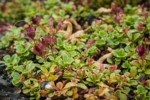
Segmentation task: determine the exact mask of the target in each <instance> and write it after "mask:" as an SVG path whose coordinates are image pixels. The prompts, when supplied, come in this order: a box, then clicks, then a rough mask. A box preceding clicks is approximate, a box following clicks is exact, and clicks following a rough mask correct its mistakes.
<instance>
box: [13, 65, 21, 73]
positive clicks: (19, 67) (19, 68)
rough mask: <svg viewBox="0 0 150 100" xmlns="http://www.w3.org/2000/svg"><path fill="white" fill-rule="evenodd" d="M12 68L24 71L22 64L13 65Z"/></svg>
mask: <svg viewBox="0 0 150 100" xmlns="http://www.w3.org/2000/svg"><path fill="white" fill-rule="evenodd" d="M13 68H14V70H16V71H18V72H23V71H24V67H23V65H19V66H14V67H13Z"/></svg>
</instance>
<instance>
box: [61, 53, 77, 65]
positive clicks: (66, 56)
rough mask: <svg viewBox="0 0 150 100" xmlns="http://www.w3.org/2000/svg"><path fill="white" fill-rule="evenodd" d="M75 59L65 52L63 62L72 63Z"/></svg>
mask: <svg viewBox="0 0 150 100" xmlns="http://www.w3.org/2000/svg"><path fill="white" fill-rule="evenodd" d="M73 61H74V59H73V58H70V57H69V56H68V55H67V54H63V63H64V64H71V63H72V62H73Z"/></svg>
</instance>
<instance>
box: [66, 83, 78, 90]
mask: <svg viewBox="0 0 150 100" xmlns="http://www.w3.org/2000/svg"><path fill="white" fill-rule="evenodd" d="M76 85H77V84H76V83H74V82H69V83H67V84H66V85H65V87H64V89H68V88H71V87H75V86H76Z"/></svg>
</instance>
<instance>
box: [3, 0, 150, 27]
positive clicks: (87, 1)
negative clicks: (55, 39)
mask: <svg viewBox="0 0 150 100" xmlns="http://www.w3.org/2000/svg"><path fill="white" fill-rule="evenodd" d="M31 1H32V2H31ZM70 1H72V3H73V4H74V5H75V6H76V7H77V8H79V7H81V6H84V8H86V9H84V10H86V11H87V12H88V11H89V12H90V11H91V10H97V9H98V8H100V7H106V8H109V7H110V6H111V3H112V2H114V3H116V4H117V5H118V6H121V7H124V6H125V5H126V4H130V5H132V6H135V5H138V4H141V5H142V4H143V5H144V6H146V7H147V8H148V9H150V0H0V22H1V24H2V23H6V22H8V23H16V21H20V20H24V18H25V17H34V16H36V15H38V14H39V15H41V14H42V15H45V14H49V12H48V10H49V9H53V8H55V7H54V6H53V5H54V4H56V5H60V7H62V8H63V7H64V9H66V10H67V9H69V8H67V7H69V6H67V5H68V2H70ZM62 2H63V3H66V5H65V6H62V5H61V3H62ZM69 5H71V4H69ZM43 6H44V7H43ZM45 8H46V10H45ZM70 11H71V10H70ZM79 11H80V9H79ZM60 12H61V14H62V15H65V13H63V11H60ZM68 12H69V10H68ZM51 13H52V12H51ZM69 14H70V15H72V16H74V13H73V12H72V13H71V12H70V13H69ZM75 17H76V16H75ZM65 18H67V17H66V16H65Z"/></svg>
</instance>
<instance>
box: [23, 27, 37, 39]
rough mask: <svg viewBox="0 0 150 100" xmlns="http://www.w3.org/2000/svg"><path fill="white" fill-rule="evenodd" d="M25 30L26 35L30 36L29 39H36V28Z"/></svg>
mask: <svg viewBox="0 0 150 100" xmlns="http://www.w3.org/2000/svg"><path fill="white" fill-rule="evenodd" d="M25 30H26V35H27V36H28V38H30V39H34V37H35V32H36V27H31V26H28V27H27V28H26V29H25Z"/></svg>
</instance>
